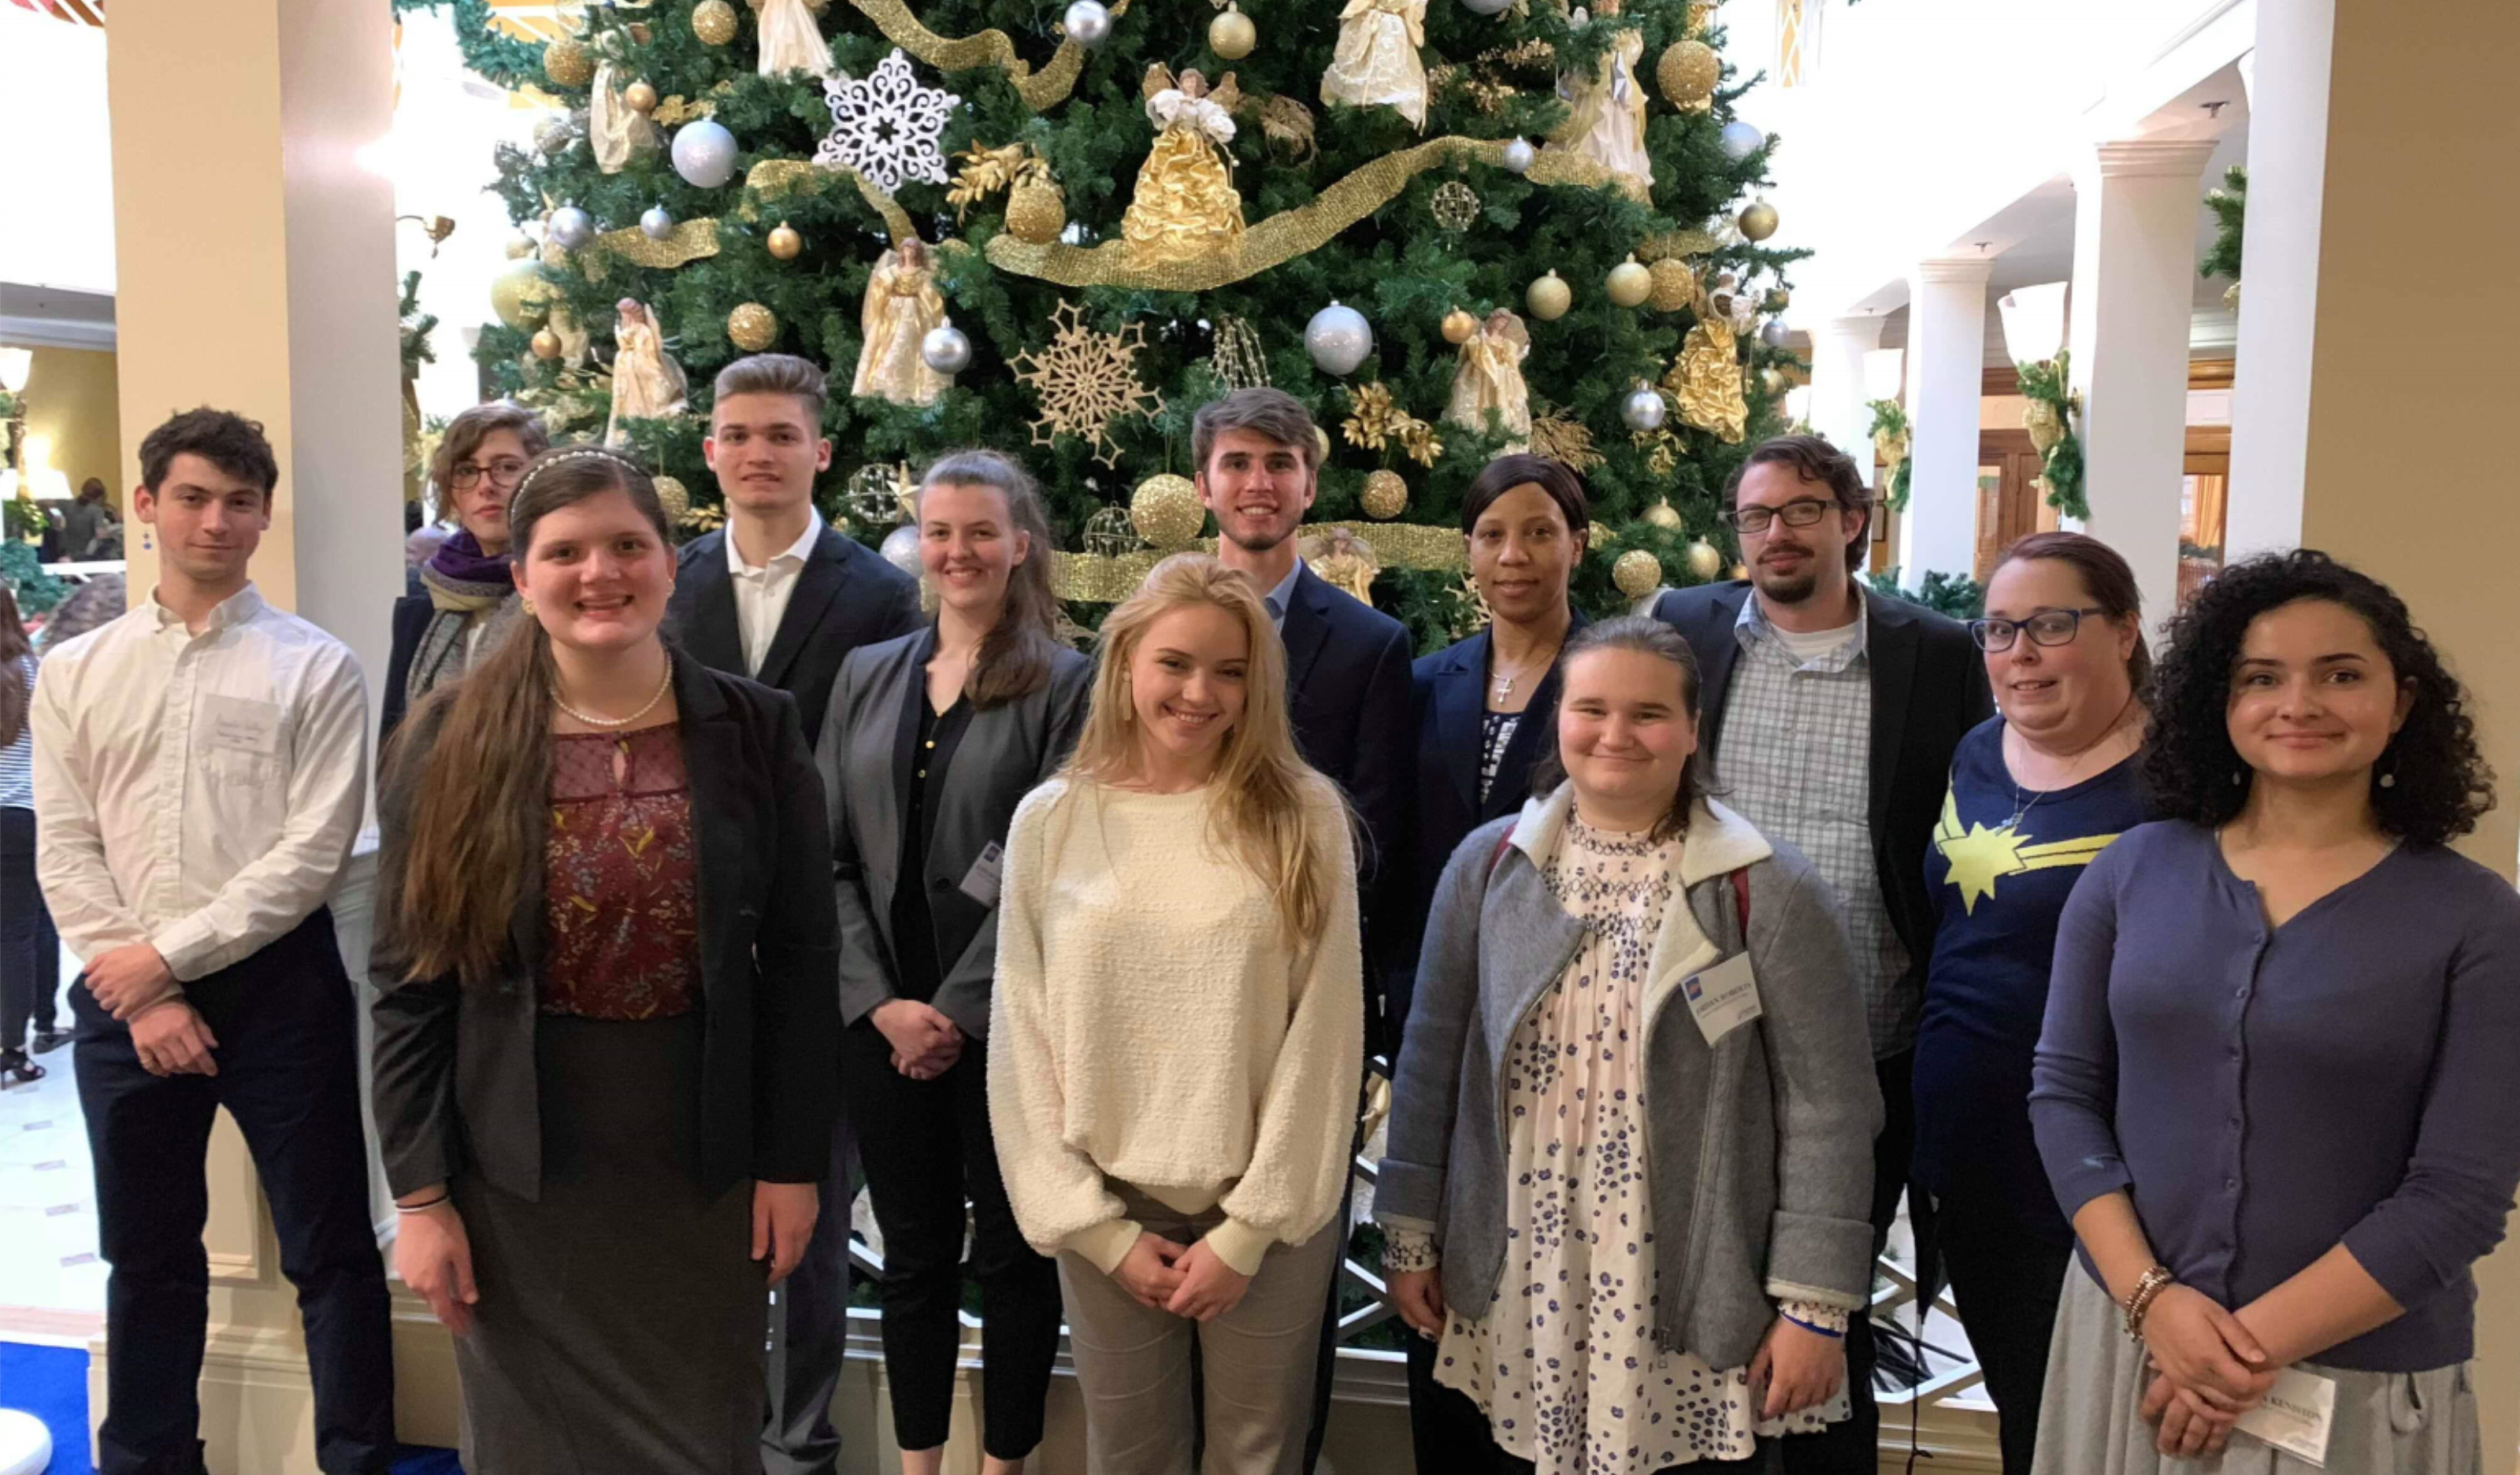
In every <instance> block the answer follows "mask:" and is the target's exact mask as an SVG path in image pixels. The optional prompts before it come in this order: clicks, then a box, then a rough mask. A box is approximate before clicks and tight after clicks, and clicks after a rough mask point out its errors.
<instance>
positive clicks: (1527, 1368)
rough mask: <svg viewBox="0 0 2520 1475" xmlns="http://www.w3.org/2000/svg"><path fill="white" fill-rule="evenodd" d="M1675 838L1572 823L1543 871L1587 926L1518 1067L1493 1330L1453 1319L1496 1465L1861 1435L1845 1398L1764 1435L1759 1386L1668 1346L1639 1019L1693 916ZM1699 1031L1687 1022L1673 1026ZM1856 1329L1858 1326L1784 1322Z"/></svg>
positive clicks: (1567, 1465) (1690, 1452)
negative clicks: (1672, 932)
mask: <svg viewBox="0 0 2520 1475" xmlns="http://www.w3.org/2000/svg"><path fill="white" fill-rule="evenodd" d="M1682 843H1683V842H1682V841H1681V840H1680V839H1678V838H1673V839H1670V840H1664V841H1660V842H1657V841H1655V840H1653V839H1652V838H1651V837H1650V836H1649V835H1648V834H1645V833H1633V834H1627V833H1618V832H1615V831H1608V830H1599V829H1594V828H1592V827H1588V826H1586V825H1585V824H1584V823H1583V821H1582V820H1580V819H1578V818H1576V817H1574V816H1573V815H1569V816H1568V817H1567V821H1566V829H1565V833H1564V836H1563V838H1562V839H1561V840H1560V842H1559V844H1558V847H1557V851H1556V853H1555V854H1554V855H1553V856H1552V857H1551V858H1550V860H1549V862H1548V864H1547V865H1545V866H1544V867H1543V868H1542V872H1541V873H1542V876H1543V878H1544V880H1545V881H1546V882H1547V884H1548V886H1549V890H1550V894H1551V895H1552V896H1553V897H1555V898H1556V899H1557V902H1558V905H1560V906H1562V907H1564V908H1565V909H1566V911H1567V912H1568V914H1569V915H1571V916H1577V917H1580V918H1581V919H1582V920H1583V921H1584V923H1585V936H1584V941H1583V944H1582V946H1580V947H1579V948H1578V949H1577V950H1576V954H1575V959H1574V961H1572V962H1570V963H1569V964H1568V965H1567V968H1566V971H1565V972H1564V973H1563V974H1561V975H1559V977H1558V979H1557V981H1556V982H1555V983H1553V984H1551V985H1550V987H1549V991H1548V992H1547V993H1546V994H1544V995H1542V996H1541V999H1540V1001H1539V1003H1538V1004H1537V1005H1535V1006H1533V1007H1532V1009H1531V1011H1530V1012H1529V1013H1527V1014H1525V1015H1524V1016H1523V1019H1522V1022H1521V1023H1520V1024H1519V1025H1518V1026H1516V1028H1515V1030H1514V1035H1513V1039H1512V1041H1511V1043H1510V1046H1509V1047H1508V1050H1507V1052H1506V1092H1505V1096H1504V1100H1505V1106H1506V1111H1507V1112H1508V1138H1507V1144H1506V1146H1507V1162H1506V1167H1507V1173H1508V1182H1510V1183H1511V1184H1514V1186H1515V1187H1516V1188H1517V1189H1519V1190H1520V1191H1519V1192H1517V1193H1515V1194H1514V1196H1513V1197H1512V1199H1511V1200H1510V1202H1509V1203H1508V1207H1507V1210H1506V1245H1507V1249H1506V1264H1505V1267H1504V1269H1503V1272H1502V1274H1500V1275H1499V1276H1498V1283H1497V1291H1496V1297H1495V1299H1494V1300H1493V1301H1491V1302H1490V1303H1489V1305H1488V1306H1487V1307H1486V1308H1485V1310H1484V1312H1483V1313H1482V1314H1478V1315H1475V1316H1473V1315H1467V1314H1465V1309H1464V1308H1461V1307H1454V1308H1451V1309H1450V1312H1449V1315H1448V1316H1447V1318H1446V1320H1445V1326H1444V1336H1443V1340H1442V1342H1441V1344H1440V1345H1439V1347H1438V1349H1437V1352H1436V1358H1435V1378H1436V1381H1438V1382H1440V1383H1443V1384H1444V1385H1445V1386H1447V1387H1451V1388H1457V1389H1460V1390H1461V1391H1462V1392H1463V1394H1465V1395H1467V1396H1468V1397H1469V1399H1470V1401H1471V1402H1472V1403H1475V1404H1477V1405H1478V1406H1479V1408H1480V1409H1481V1410H1482V1411H1483V1412H1485V1413H1486V1414H1487V1416H1488V1423H1489V1427H1490V1429H1491V1430H1492V1431H1493V1433H1494V1435H1495V1437H1496V1442H1497V1444H1498V1446H1499V1448H1501V1449H1503V1450H1504V1451H1505V1452H1506V1453H1508V1454H1511V1455H1513V1456H1514V1457H1515V1458H1517V1459H1527V1460H1529V1461H1531V1462H1532V1464H1533V1465H1534V1467H1535V1468H1536V1470H1537V1471H1538V1472H1539V1475H1646V1472H1651V1471H1656V1470H1661V1469H1664V1468H1667V1467H1669V1466H1671V1465H1678V1464H1687V1463H1688V1462H1690V1461H1692V1460H1700V1459H1746V1458H1748V1457H1749V1456H1750V1455H1751V1454H1752V1453H1755V1449H1756V1446H1755V1443H1754V1439H1753V1436H1754V1435H1764V1436H1774V1435H1779V1434H1799V1433H1807V1432H1809V1431H1811V1430H1815V1429H1819V1428H1821V1427H1823V1425H1825V1424H1828V1423H1831V1422H1834V1421H1836V1420H1839V1419H1843V1418H1845V1417H1846V1416H1847V1412H1848V1408H1847V1399H1846V1394H1845V1393H1844V1392H1843V1391H1840V1392H1839V1394H1838V1395H1837V1396H1836V1397H1835V1398H1834V1399H1832V1400H1830V1401H1829V1402H1828V1403H1827V1404H1825V1405H1823V1406H1822V1407H1821V1408H1814V1409H1807V1410H1805V1411H1804V1412H1801V1413H1797V1414H1792V1415H1788V1416H1787V1417H1785V1418H1783V1419H1778V1420H1771V1421H1766V1422H1762V1421H1761V1420H1760V1419H1759V1418H1758V1417H1757V1414H1756V1412H1755V1409H1754V1408H1753V1405H1752V1400H1751V1392H1750V1385H1749V1374H1748V1369H1747V1368H1742V1367H1733V1368H1725V1369H1717V1368H1714V1367H1710V1366H1708V1365H1707V1364H1706V1362H1705V1361H1704V1360H1703V1359H1701V1358H1698V1357H1696V1356H1694V1355H1692V1354H1689V1353H1686V1352H1682V1353H1671V1352H1666V1351H1664V1350H1663V1349H1662V1348H1660V1347H1657V1346H1656V1345H1655V1344H1654V1337H1653V1328H1654V1316H1655V1303H1656V1300H1657V1297H1656V1296H1655V1294H1654V1289H1653V1286H1654V1236H1653V1233H1652V1231H1651V1229H1650V1228H1649V1225H1650V1222H1651V1221H1650V1217H1649V1216H1650V1202H1651V1200H1650V1198H1649V1196H1648V1194H1647V1192H1646V1188H1645V1182H1646V1174H1647V1172H1648V1171H1649V1167H1650V1165H1649V1164H1648V1163H1647V1162H1646V1161H1645V1135H1644V1118H1643V1111H1642V1109H1641V1103H1642V1099H1643V1095H1642V1094H1643V1085H1644V1044H1645V1041H1644V1020H1643V1006H1644V992H1645V983H1646V977H1645V975H1646V968H1647V965H1648V964H1649V963H1650V961H1651V960H1652V955H1653V944H1654V939H1655V938H1656V937H1657V936H1658V935H1659V934H1660V932H1661V929H1662V918H1663V911H1664V909H1665V908H1666V907H1669V906H1673V905H1686V903H1684V902H1681V901H1680V900H1679V891H1680V886H1679V874H1680V855H1681V846H1682ZM1663 1027H1664V1028H1666V1029H1687V1028H1690V1027H1691V1026H1690V1024H1689V1023H1688V1021H1687V1020H1686V1019H1676V1020H1665V1021H1664V1023H1663ZM1435 1264H1436V1254H1435V1248H1434V1245H1433V1243H1432V1241H1431V1239H1430V1238H1429V1237H1428V1236H1427V1235H1425V1234H1423V1233H1420V1232H1411V1231H1406V1230H1395V1231H1394V1232H1393V1234H1392V1236H1391V1252H1390V1254H1389V1255H1388V1256H1387V1258H1386V1268H1387V1269H1389V1270H1392V1271H1394V1272H1398V1271H1407V1270H1426V1269H1432V1268H1433V1267H1434V1265H1435ZM1786 1309H1787V1310H1788V1311H1790V1312H1791V1313H1792V1314H1793V1315H1794V1316H1796V1317H1798V1318H1800V1319H1803V1320H1805V1321H1807V1322H1811V1323H1813V1324H1816V1325H1820V1326H1825V1327H1828V1328H1830V1329H1832V1330H1843V1328H1844V1326H1845V1313H1843V1312H1838V1311H1833V1310H1830V1309H1827V1308H1823V1307H1819V1306H1808V1305H1803V1304H1801V1303H1789V1304H1788V1305H1787V1307H1786Z"/></svg>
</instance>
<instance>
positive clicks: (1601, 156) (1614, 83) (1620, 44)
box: [1542, 0, 1653, 201]
mask: <svg viewBox="0 0 2520 1475" xmlns="http://www.w3.org/2000/svg"><path fill="white" fill-rule="evenodd" d="M1600 6H1601V14H1602V15H1603V16H1604V17H1614V16H1616V15H1618V13H1619V0H1600ZM1644 54H1645V38H1644V33H1643V31H1639V30H1636V29H1634V28H1630V29H1627V30H1623V31H1620V32H1619V34H1618V35H1617V36H1616V37H1615V38H1613V39H1612V40H1611V42H1610V44H1609V46H1608V48H1607V49H1606V50H1604V51H1603V52H1602V53H1601V60H1600V62H1599V64H1598V66H1596V67H1595V68H1594V71H1593V75H1591V76H1589V77H1579V76H1576V75H1574V74H1572V73H1568V74H1567V75H1564V76H1561V77H1559V78H1558V79H1557V95H1558V96H1559V97H1561V98H1563V99H1565V101H1566V104H1567V113H1566V121H1565V123H1564V124H1563V125H1562V126H1561V127H1559V128H1558V130H1557V131H1556V132H1555V133H1553V134H1551V135H1550V138H1549V144H1548V146H1547V148H1545V149H1544V150H1543V151H1542V152H1544V153H1548V154H1566V155H1573V156H1576V157H1578V158H1585V159H1590V160H1591V161H1592V162H1594V163H1597V164H1598V165H1600V166H1601V167H1602V168H1604V169H1606V170H1608V171H1609V172H1610V175H1611V176H1612V178H1614V179H1615V180H1616V181H1617V183H1618V186H1619V188H1620V189H1621V190H1623V191H1625V192H1626V193H1627V194H1628V195H1629V197H1630V198H1632V199H1635V200H1638V201H1643V200H1644V199H1645V198H1646V197H1647V195H1648V194H1650V193H1651V191H1652V189H1653V159H1652V157H1651V156H1648V155H1647V154H1646V153H1645V90H1644V88H1643V86H1642V85H1641V84H1639V82H1638V81H1637V62H1638V61H1639V60H1640V59H1641V58H1643V56H1644Z"/></svg>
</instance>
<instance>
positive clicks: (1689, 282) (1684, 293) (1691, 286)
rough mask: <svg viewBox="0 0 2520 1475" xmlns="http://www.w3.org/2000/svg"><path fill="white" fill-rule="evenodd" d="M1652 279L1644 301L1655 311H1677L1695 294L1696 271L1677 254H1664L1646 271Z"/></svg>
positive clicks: (1693, 297) (1691, 299) (1692, 298)
mask: <svg viewBox="0 0 2520 1475" xmlns="http://www.w3.org/2000/svg"><path fill="white" fill-rule="evenodd" d="M1647 274H1648V275H1649V276H1650V277H1652V279H1653V291H1651V292H1650V293H1649V294H1648V295H1647V296H1646V297H1645V302H1646V304H1647V305H1648V306H1650V307H1652V308H1653V310H1654V311H1656V312H1678V311H1680V310H1681V309H1682V308H1684V307H1687V306H1688V304H1689V303H1690V302H1691V301H1693V300H1695V298H1696V296H1697V273H1695V272H1693V271H1690V270H1689V269H1688V262H1686V261H1683V260H1681V259H1680V258H1679V257H1678V256H1665V257H1663V258H1662V259H1661V260H1660V261H1657V262H1655V263H1654V264H1653V266H1652V267H1651V268H1650V269H1649V271H1648V273H1647Z"/></svg>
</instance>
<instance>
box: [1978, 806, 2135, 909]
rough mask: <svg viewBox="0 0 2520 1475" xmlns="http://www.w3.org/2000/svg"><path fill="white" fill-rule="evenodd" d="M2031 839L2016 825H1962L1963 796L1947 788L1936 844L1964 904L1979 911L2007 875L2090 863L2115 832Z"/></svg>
mask: <svg viewBox="0 0 2520 1475" xmlns="http://www.w3.org/2000/svg"><path fill="white" fill-rule="evenodd" d="M2026 838H2028V837H2027V836H2026V835H2024V834H2022V833H2021V831H2020V830H2019V829H2018V828H2017V827H2015V826H2013V825H2009V824H2007V825H2005V826H2004V827H2003V828H2001V829H1990V828H1988V827H1986V826H1984V825H1971V826H1969V827H1967V828H1966V829H1962V828H1961V827H1960V809H1959V801H1958V797H1957V796H1956V795H1955V794H1953V793H1952V791H1951V790H1949V789H1945V790H1944V791H1943V818H1942V822H1941V823H1940V824H1938V825H1936V826H1935V827H1934V848H1935V849H1936V850H1939V851H1941V852H1942V853H1943V859H1944V860H1945V861H1947V862H1949V863H1950V865H1951V868H1952V884H1953V885H1955V886H1958V888H1959V890H1960V907H1961V909H1962V910H1963V911H1965V912H1968V913H1971V914H1974V913H1975V912H1976V911H1977V904H1978V901H1979V899H1980V898H1982V897H1992V896H1994V895H1995V883H1996V882H1997V881H1999V880H2001V879H2003V877H2005V876H2007V875H2019V874H2021V873H2022V872H2028V871H2052V870H2055V869H2056V868H2058V867H2060V866H2088V865H2090V864H2091V863H2092V861H2093V859H2094V858H2095V857H2097V856H2098V855H2099V853H2100V852H2101V851H2103V850H2106V849H2107V848H2108V847H2109V842H2110V841H2111V840H2114V839H2116V838H2117V836H2116V835H2115V834H2102V835H2091V836H2088V837H2086V838H2083V839H2075V840H2052V841H2049V842H2048V843H2046V844H2042V845H2025V844H2023V843H2022V841H2023V840H2025V839H2026Z"/></svg>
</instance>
